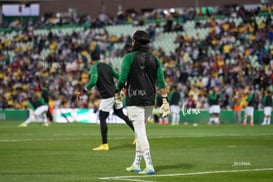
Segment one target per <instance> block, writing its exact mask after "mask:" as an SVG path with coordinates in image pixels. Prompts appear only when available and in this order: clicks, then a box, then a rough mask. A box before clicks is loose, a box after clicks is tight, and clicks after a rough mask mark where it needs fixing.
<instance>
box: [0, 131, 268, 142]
mask: <svg viewBox="0 0 273 182" xmlns="http://www.w3.org/2000/svg"><path fill="white" fill-rule="evenodd" d="M57 136H58V137H56V138H36V139H28V138H25V139H24V138H22V139H0V142H32V141H51V140H81V139H82V138H79V137H77V138H76V137H73V138H67V137H64V138H61V137H62V136H65V135H57ZM83 136H84V137H88V136H87V135H83ZM225 136H227V137H229V136H230V137H236V136H243V137H245V136H247V137H255V136H273V133H255V134H253V133H252V134H250V135H241V134H208V135H203V134H202V135H194V136H193V135H183V136H167V135H161V136H160V135H159V136H156V137H150V138H151V139H161V138H189V137H190V138H200V137H225ZM110 138H111V140H123V139H127V137H110Z"/></svg>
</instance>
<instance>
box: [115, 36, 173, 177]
mask: <svg viewBox="0 0 273 182" xmlns="http://www.w3.org/2000/svg"><path fill="white" fill-rule="evenodd" d="M149 42H150V38H149V36H148V34H147V33H146V32H145V31H136V32H135V33H134V35H133V41H132V52H130V53H128V54H126V55H125V56H124V58H123V62H122V66H121V73H120V77H119V80H118V85H117V87H118V90H122V89H123V88H124V87H125V88H126V90H127V94H126V106H127V110H128V116H129V119H130V120H131V121H132V122H133V125H134V128H135V137H136V151H135V160H134V162H133V164H132V165H131V166H130V167H128V168H126V170H127V171H131V172H138V173H140V174H154V173H155V170H154V167H153V163H152V158H151V154H150V146H149V141H148V138H147V134H146V127H145V124H146V122H147V120H148V118H149V117H150V116H151V115H152V111H153V107H154V104H155V95H156V85H157V86H158V88H159V89H160V92H161V95H162V96H163V99H162V100H163V104H162V106H161V116H162V117H167V116H168V115H169V113H170V107H169V103H168V99H167V89H166V85H165V81H164V73H163V70H162V64H161V62H160V60H159V59H158V58H157V57H155V56H154V55H152V54H151V53H149V51H148V50H149V47H148V43H149ZM142 157H144V161H145V163H146V168H145V169H144V170H142V171H141V168H140V163H141V160H142Z"/></svg>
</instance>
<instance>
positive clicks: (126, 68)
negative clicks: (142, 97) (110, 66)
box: [117, 53, 135, 90]
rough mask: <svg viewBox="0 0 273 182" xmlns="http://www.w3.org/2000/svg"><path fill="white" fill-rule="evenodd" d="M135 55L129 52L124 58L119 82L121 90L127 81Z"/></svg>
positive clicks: (118, 86) (118, 85)
mask: <svg viewBox="0 0 273 182" xmlns="http://www.w3.org/2000/svg"><path fill="white" fill-rule="evenodd" d="M134 55H135V53H130V54H127V55H126V56H125V57H124V58H123V60H122V64H121V72H120V75H119V79H118V84H117V88H118V90H121V89H122V88H123V87H124V85H125V83H126V81H127V78H128V74H129V72H130V68H131V64H132V62H133V58H134Z"/></svg>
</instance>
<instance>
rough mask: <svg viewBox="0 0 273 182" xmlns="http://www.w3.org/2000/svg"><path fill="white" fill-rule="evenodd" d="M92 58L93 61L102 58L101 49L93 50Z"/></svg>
mask: <svg viewBox="0 0 273 182" xmlns="http://www.w3.org/2000/svg"><path fill="white" fill-rule="evenodd" d="M91 59H92V60H93V61H97V60H100V51H98V50H95V51H93V52H91Z"/></svg>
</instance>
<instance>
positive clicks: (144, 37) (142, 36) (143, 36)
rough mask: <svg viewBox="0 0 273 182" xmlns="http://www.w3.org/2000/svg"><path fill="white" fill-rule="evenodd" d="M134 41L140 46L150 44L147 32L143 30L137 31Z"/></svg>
mask: <svg viewBox="0 0 273 182" xmlns="http://www.w3.org/2000/svg"><path fill="white" fill-rule="evenodd" d="M133 40H135V41H136V42H138V43H140V44H148V43H150V37H149V35H148V33H147V32H145V31H142V30H137V31H136V32H135V33H134V35H133Z"/></svg>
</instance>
